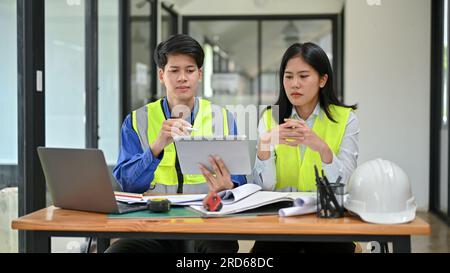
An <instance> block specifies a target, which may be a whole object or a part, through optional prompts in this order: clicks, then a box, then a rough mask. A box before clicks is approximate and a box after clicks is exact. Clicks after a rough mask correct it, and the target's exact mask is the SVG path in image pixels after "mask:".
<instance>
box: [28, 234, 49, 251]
mask: <svg viewBox="0 0 450 273" xmlns="http://www.w3.org/2000/svg"><path fill="white" fill-rule="evenodd" d="M20 232H23V234H25V235H23V236H24V238H25V239H24V240H25V243H24V245H25V247H24V249H21V250H20V252H25V253H51V252H52V244H51V239H52V237H50V236H49V234H47V233H45V232H40V231H20Z"/></svg>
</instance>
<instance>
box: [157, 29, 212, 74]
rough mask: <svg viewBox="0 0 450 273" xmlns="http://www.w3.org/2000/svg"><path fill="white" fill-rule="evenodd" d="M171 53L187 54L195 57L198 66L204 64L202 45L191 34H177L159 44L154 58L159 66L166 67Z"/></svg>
mask: <svg viewBox="0 0 450 273" xmlns="http://www.w3.org/2000/svg"><path fill="white" fill-rule="evenodd" d="M170 54H187V55H190V56H192V58H194V60H195V63H196V64H197V67H198V68H200V67H202V66H203V59H204V58H205V53H204V52H203V49H202V47H201V45H200V44H199V43H198V42H197V41H196V40H195V39H194V38H192V37H191V36H189V35H186V34H176V35H173V36H171V37H169V39H167V40H166V41H163V42H161V43H159V44H158V46H157V47H156V50H155V53H154V54H153V59H154V60H155V63H156V64H157V65H158V67H159V68H162V69H164V67H165V66H166V64H167V60H168V56H169V55H170Z"/></svg>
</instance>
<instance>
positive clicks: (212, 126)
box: [131, 99, 229, 186]
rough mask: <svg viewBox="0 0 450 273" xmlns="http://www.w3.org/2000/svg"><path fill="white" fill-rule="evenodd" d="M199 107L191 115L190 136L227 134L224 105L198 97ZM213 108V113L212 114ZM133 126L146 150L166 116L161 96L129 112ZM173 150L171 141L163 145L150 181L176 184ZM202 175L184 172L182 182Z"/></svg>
mask: <svg viewBox="0 0 450 273" xmlns="http://www.w3.org/2000/svg"><path fill="white" fill-rule="evenodd" d="M198 103H199V107H198V112H197V115H196V117H195V119H194V124H193V125H192V126H193V128H196V129H198V131H193V132H192V133H191V135H192V136H205V137H208V136H226V135H228V134H229V130H228V118H227V112H226V110H225V109H224V108H222V107H220V106H218V105H215V104H212V103H211V102H210V101H207V100H203V99H198ZM213 112H214V115H213ZM131 116H132V117H131V118H132V124H133V129H134V131H135V132H136V133H137V135H138V136H139V140H140V143H141V146H142V149H143V150H144V151H145V150H146V149H147V148H149V147H150V144H151V143H153V142H154V141H155V140H156V139H157V137H158V134H159V131H160V130H161V127H162V124H163V122H164V121H165V120H166V118H165V116H164V110H163V108H162V105H161V99H160V100H157V101H155V102H152V103H149V104H147V105H145V106H143V107H141V108H139V109H138V110H135V111H133V112H132V114H131ZM175 159H176V150H175V145H174V144H173V143H171V144H169V145H168V146H166V147H165V148H164V156H163V158H162V160H161V162H160V163H159V165H158V167H157V168H156V170H155V173H154V178H153V181H148V182H149V184H150V183H157V184H162V185H166V186H177V185H178V177H177V171H176V168H175ZM205 182H206V179H205V177H204V176H203V175H189V174H186V175H183V184H184V185H189V184H191V185H192V184H200V183H205Z"/></svg>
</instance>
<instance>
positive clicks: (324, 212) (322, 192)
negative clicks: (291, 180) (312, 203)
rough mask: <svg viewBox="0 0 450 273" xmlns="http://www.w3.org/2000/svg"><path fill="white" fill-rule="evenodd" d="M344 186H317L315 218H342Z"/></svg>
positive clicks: (337, 184)
mask: <svg viewBox="0 0 450 273" xmlns="http://www.w3.org/2000/svg"><path fill="white" fill-rule="evenodd" d="M344 186H345V185H344V184H342V183H330V184H317V217H320V218H339V217H344Z"/></svg>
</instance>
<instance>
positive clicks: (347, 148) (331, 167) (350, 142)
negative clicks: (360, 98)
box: [252, 103, 359, 192]
mask: <svg viewBox="0 0 450 273" xmlns="http://www.w3.org/2000/svg"><path fill="white" fill-rule="evenodd" d="M318 115H325V112H323V111H322V110H321V108H320V105H319V103H317V105H316V107H315V108H314V111H313V112H312V114H311V115H310V116H309V117H308V119H307V120H306V124H307V125H308V127H309V128H312V127H313V125H314V122H315V120H316V118H317V116H318ZM291 118H292V119H301V118H300V116H299V115H298V113H297V111H296V110H295V107H293V108H292V113H291ZM265 132H266V125H265V122H264V120H263V118H261V119H260V121H259V125H258V134H259V136H261V135H262V134H264V133H265ZM358 139H359V123H358V119H357V117H356V115H355V113H353V111H351V112H350V115H349V117H348V120H347V125H346V126H345V132H344V137H343V138H342V142H341V146H340V149H339V154H338V155H335V154H334V153H333V160H332V162H331V163H330V164H325V163H322V167H323V170H324V172H325V175H326V176H327V178H328V180H329V181H330V182H335V181H336V180H337V179H338V177H339V176H341V177H342V180H341V183H344V184H347V181H348V179H349V178H350V176H351V174H352V173H353V171H354V170H355V169H356V165H357V160H358V152H359V149H358ZM299 149H300V155H301V157H302V158H303V155H304V153H305V150H306V146H304V145H300V147H299ZM275 158H276V154H275V152H274V147H273V146H271V147H270V157H269V159H267V160H260V159H259V158H258V155H256V160H255V166H254V168H253V172H252V175H253V179H252V180H253V181H252V183H255V184H258V185H260V186H261V187H262V188H263V190H267V191H273V190H275V185H276V183H277V181H276V167H275ZM280 191H286V192H296V191H298V190H297V189H296V188H294V187H287V188H284V189H281V190H280Z"/></svg>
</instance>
